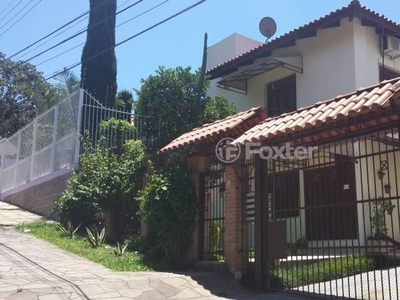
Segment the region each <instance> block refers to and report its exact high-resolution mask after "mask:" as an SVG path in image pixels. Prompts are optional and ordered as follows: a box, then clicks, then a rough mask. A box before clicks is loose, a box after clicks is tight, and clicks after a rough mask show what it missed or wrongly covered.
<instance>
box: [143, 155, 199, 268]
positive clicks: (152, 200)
mask: <svg viewBox="0 0 400 300" xmlns="http://www.w3.org/2000/svg"><path fill="white" fill-rule="evenodd" d="M170 166H173V167H170V168H168V167H167V168H164V169H163V170H162V171H159V172H153V173H152V174H151V176H150V180H149V183H148V185H147V186H146V188H145V189H144V190H143V192H142V193H141V194H140V196H139V197H138V200H139V203H140V214H141V216H142V218H144V221H145V223H146V224H147V226H148V236H147V243H148V246H149V247H150V250H151V253H153V254H161V255H163V256H165V257H166V258H167V260H168V261H170V262H172V263H175V264H183V263H185V257H186V254H187V251H188V250H189V248H190V245H191V243H192V233H193V230H194V226H195V215H196V197H195V188H194V185H193V183H192V181H191V179H190V177H189V172H188V169H187V167H186V165H185V164H183V163H176V164H171V165H170Z"/></svg>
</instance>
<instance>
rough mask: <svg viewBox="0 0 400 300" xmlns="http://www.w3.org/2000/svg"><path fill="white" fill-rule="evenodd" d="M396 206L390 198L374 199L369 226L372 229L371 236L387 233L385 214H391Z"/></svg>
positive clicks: (381, 236)
mask: <svg viewBox="0 0 400 300" xmlns="http://www.w3.org/2000/svg"><path fill="white" fill-rule="evenodd" d="M395 207H396V205H394V204H393V203H392V201H390V200H386V199H384V198H377V199H375V200H374V204H373V213H372V215H371V217H370V220H371V227H372V230H373V231H374V235H373V236H372V238H383V237H384V236H385V235H387V232H388V228H387V227H386V214H388V215H392V212H393V209H394V208H395Z"/></svg>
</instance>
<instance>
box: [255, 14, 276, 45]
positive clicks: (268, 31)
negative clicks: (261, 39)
mask: <svg viewBox="0 0 400 300" xmlns="http://www.w3.org/2000/svg"><path fill="white" fill-rule="evenodd" d="M259 29H260V32H261V34H262V35H263V36H265V37H266V38H267V40H266V41H265V43H266V42H268V40H269V39H270V38H271V37H272V36H273V35H274V34H275V32H276V22H275V20H274V19H272V18H271V17H264V18H262V19H261V21H260V24H259Z"/></svg>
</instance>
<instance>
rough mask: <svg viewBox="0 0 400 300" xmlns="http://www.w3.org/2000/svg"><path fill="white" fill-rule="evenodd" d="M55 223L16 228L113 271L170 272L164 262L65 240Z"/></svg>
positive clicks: (25, 225)
mask: <svg viewBox="0 0 400 300" xmlns="http://www.w3.org/2000/svg"><path fill="white" fill-rule="evenodd" d="M58 226H59V225H58V224H57V223H47V222H44V221H37V222H34V223H30V224H24V225H21V226H19V227H17V228H18V229H19V230H20V231H21V232H27V233H29V234H31V235H33V236H35V237H37V238H40V239H43V240H45V241H48V242H50V243H52V244H54V245H56V246H58V247H60V248H61V249H64V250H66V251H69V252H71V253H74V254H76V255H79V256H81V257H84V258H87V259H89V260H91V261H93V262H95V263H98V264H101V265H103V266H105V267H107V268H109V269H111V270H113V271H152V270H160V271H165V270H171V269H173V267H172V266H171V265H169V264H166V263H165V261H162V260H158V259H155V258H154V259H152V260H150V259H148V258H147V257H145V256H143V255H142V254H140V253H138V252H129V251H128V252H126V253H125V254H124V255H123V256H120V257H117V256H115V254H114V251H113V247H112V246H111V245H108V244H104V247H97V248H93V247H92V246H91V245H90V244H89V243H88V242H87V241H86V240H85V239H83V238H73V239H69V238H67V237H66V236H65V235H64V234H63V233H62V232H61V231H60V230H58Z"/></svg>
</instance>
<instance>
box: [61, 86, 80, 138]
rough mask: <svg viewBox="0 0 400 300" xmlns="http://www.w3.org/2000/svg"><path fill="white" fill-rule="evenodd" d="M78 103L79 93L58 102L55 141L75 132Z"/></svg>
mask: <svg viewBox="0 0 400 300" xmlns="http://www.w3.org/2000/svg"><path fill="white" fill-rule="evenodd" d="M78 105H79V94H75V95H73V96H71V98H69V99H67V100H66V101H64V102H62V103H60V104H59V106H58V110H57V134H56V140H57V141H58V140H60V139H62V138H63V137H65V136H67V135H70V134H74V133H75V132H76V130H77V124H78V116H77V115H78Z"/></svg>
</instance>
